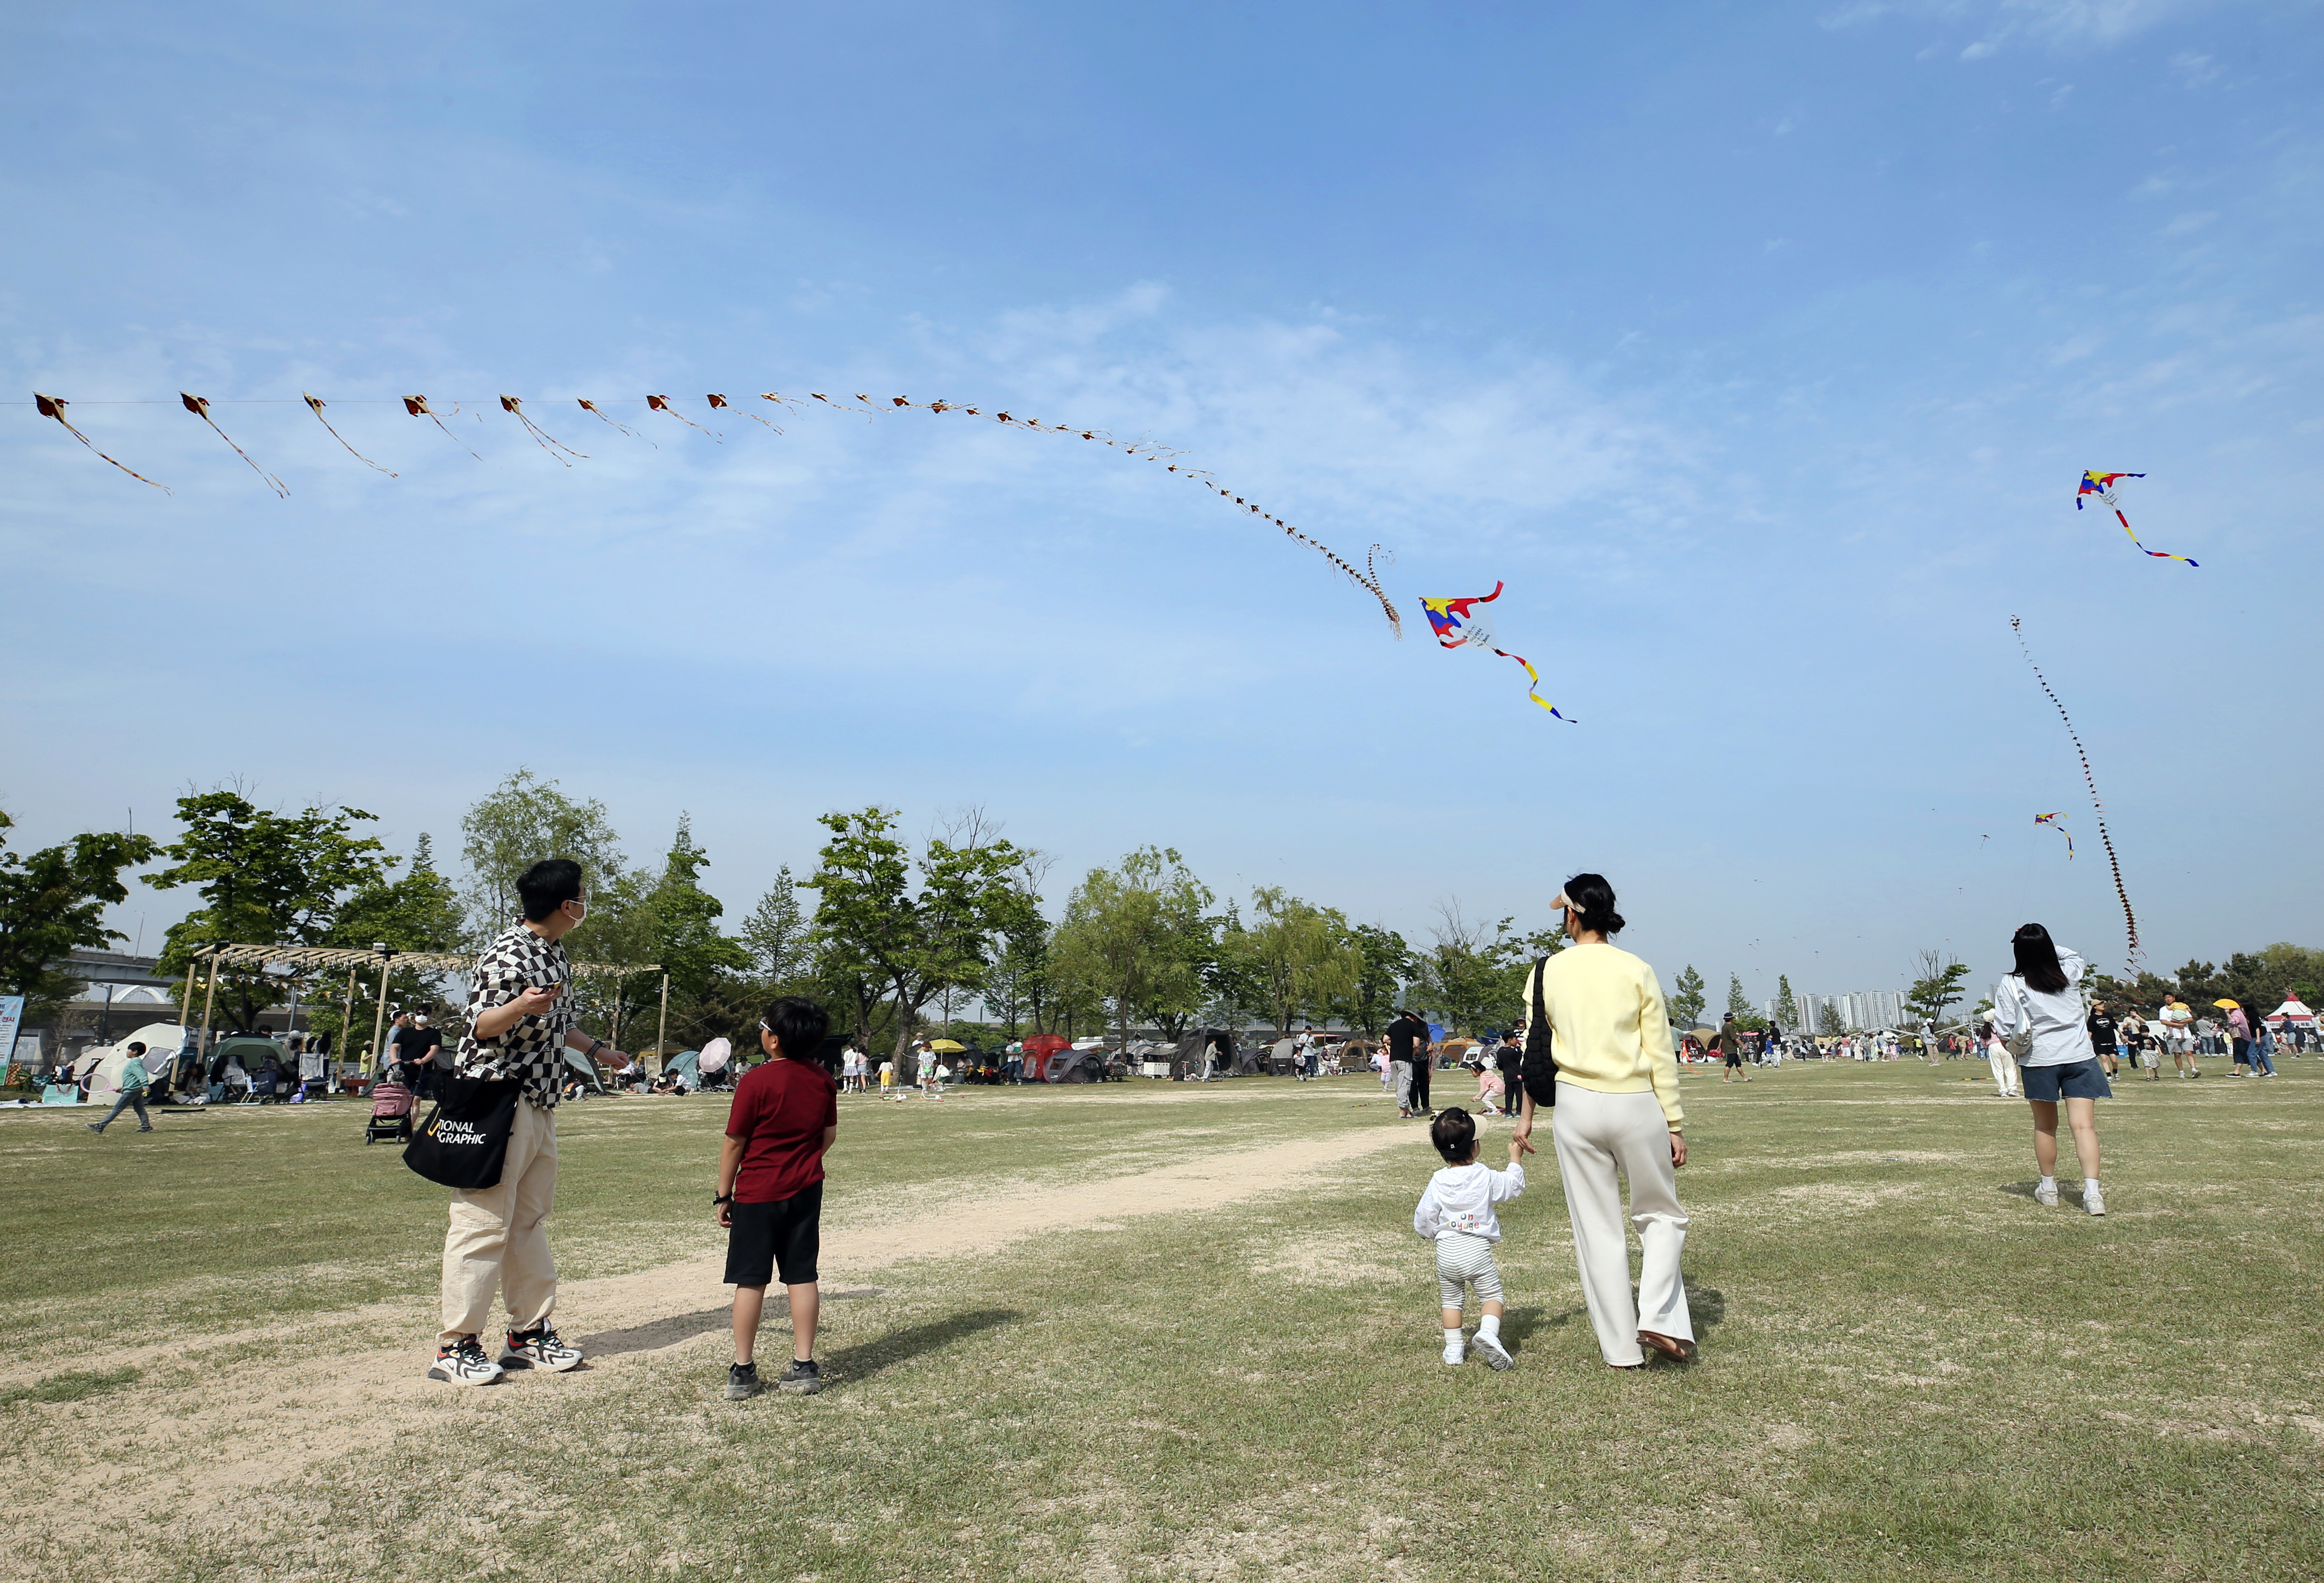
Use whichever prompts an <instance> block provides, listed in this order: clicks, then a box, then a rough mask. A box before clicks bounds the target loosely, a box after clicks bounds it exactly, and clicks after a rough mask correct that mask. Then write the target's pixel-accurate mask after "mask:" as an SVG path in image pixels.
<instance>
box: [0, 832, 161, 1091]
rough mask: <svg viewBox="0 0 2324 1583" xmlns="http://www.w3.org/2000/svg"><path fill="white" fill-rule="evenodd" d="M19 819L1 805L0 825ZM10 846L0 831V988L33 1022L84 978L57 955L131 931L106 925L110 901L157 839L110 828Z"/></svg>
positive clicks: (123, 895)
mask: <svg viewBox="0 0 2324 1583" xmlns="http://www.w3.org/2000/svg"><path fill="white" fill-rule="evenodd" d="M14 822H15V821H14V820H13V819H10V818H9V817H8V816H7V815H6V814H5V813H0V831H5V830H6V829H10V828H11V827H12V826H13V825H14ZM6 846H7V838H6V837H5V835H0V995H23V997H24V1023H25V1024H26V1025H27V1026H31V1025H33V1024H35V1023H46V1022H47V1021H48V1020H49V1019H50V1018H51V1017H53V1016H54V1015H55V1014H57V1013H58V1012H59V1011H60V1010H62V1009H63V1007H64V1004H65V1002H67V1001H69V1000H70V999H72V997H73V996H74V995H76V994H78V992H79V989H80V980H79V979H78V978H76V977H73V976H72V975H71V974H70V973H68V972H65V971H62V970H61V969H59V968H56V967H52V966H51V964H52V963H55V962H59V961H61V960H62V959H63V958H64V957H65V956H66V954H67V953H69V952H70V951H71V950H73V949H75V948H77V947H82V946H87V947H91V948H95V949H103V948H105V947H106V946H108V945H111V944H113V943H114V942H115V941H117V940H124V939H126V938H127V937H126V936H125V935H123V934H122V933H120V932H119V931H118V930H111V929H107V928H106V926H105V909H106V906H107V905H108V904H109V903H115V902H122V901H125V900H127V899H128V896H129V890H128V887H127V886H125V885H124V884H122V883H121V871H122V870H123V869H124V868H134V867H135V866H137V865H139V864H141V863H149V862H151V861H152V858H153V856H154V854H155V852H156V851H157V850H158V847H156V845H155V843H154V841H153V839H152V838H151V837H150V836H130V835H118V834H112V833H107V834H102V835H82V836H75V837H74V838H72V839H71V841H69V842H68V843H66V844H64V845H61V846H56V847H42V848H41V849H40V850H38V851H36V852H28V853H24V854H22V855H19V854H17V853H14V852H10V851H7V850H6V849H5V848H6ZM5 1059H6V1052H5V1051H0V1060H5Z"/></svg>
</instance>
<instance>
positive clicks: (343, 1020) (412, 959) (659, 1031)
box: [181, 944, 669, 1060]
mask: <svg viewBox="0 0 2324 1583" xmlns="http://www.w3.org/2000/svg"><path fill="white" fill-rule="evenodd" d="M204 962H208V964H209V968H210V971H209V983H208V989H207V990H206V992H205V993H204V994H203V995H202V1041H201V1045H200V1048H201V1050H202V1051H204V1053H205V1055H207V1053H208V1050H209V1045H210V1013H211V1010H212V1008H213V1007H214V1006H215V1004H217V977H218V969H219V968H221V967H289V968H291V970H292V971H293V973H294V974H297V975H300V976H304V975H313V976H315V977H321V976H322V975H324V974H329V975H331V976H332V977H337V975H338V970H339V969H340V968H342V967H345V968H346V970H347V989H346V1003H345V1006H344V1008H343V1010H342V1013H341V1015H340V1024H339V1025H340V1026H341V1027H342V1028H346V1027H348V1026H351V1025H352V1024H353V1023H354V1021H355V976H356V975H357V974H359V973H361V972H362V971H363V970H364V968H366V967H377V968H378V969H379V998H378V1003H377V1007H376V1009H375V1010H374V1013H373V1014H372V1025H371V1048H372V1053H373V1054H374V1056H376V1055H377V1054H378V1052H379V1049H380V1040H381V1038H382V1037H383V1035H384V1034H385V1032H386V1031H387V978H388V973H389V970H390V969H391V968H392V967H418V968H420V969H422V970H433V971H435V972H438V973H447V974H448V973H462V974H466V973H473V972H474V971H475V967H476V958H475V957H473V956H463V955H459V954H457V953H452V952H446V951H399V950H397V949H394V948H393V947H392V946H388V945H384V944H383V945H375V946H373V947H372V948H371V949H368V950H364V949H357V948H355V947H351V946H293V945H272V946H242V945H212V946H201V947H198V948H197V949H195V951H194V953H193V957H192V959H191V960H189V962H188V963H187V964H186V994H185V999H184V1000H183V1002H182V1003H181V1004H184V1005H186V1006H189V1007H190V1006H191V1005H192V1004H193V998H194V974H195V973H196V972H197V971H198V969H199V968H200V967H201V964H202V963H204ZM572 971H573V977H576V978H616V979H619V978H633V977H636V976H637V975H639V974H641V973H660V974H661V1015H660V1018H659V1022H658V1023H656V1025H655V1028H654V1051H655V1053H656V1054H659V1053H661V1047H662V1044H663V1042H664V1041H665V1040H666V1039H667V1037H668V1035H669V974H668V973H666V972H663V970H662V967H661V965H660V964H659V963H658V962H641V963H639V964H637V965H636V966H633V967H628V966H623V965H622V964H620V963H616V962H575V963H573V964H572ZM621 1015H622V1010H621V1003H620V1001H619V1000H618V999H617V1000H616V1001H615V1002H614V1005H613V1039H612V1040H610V1041H608V1042H610V1043H613V1044H614V1045H616V1046H618V1045H619V1043H620V1042H621V1032H622V1028H621ZM340 1059H342V1060H344V1059H345V1052H342V1055H341V1057H340Z"/></svg>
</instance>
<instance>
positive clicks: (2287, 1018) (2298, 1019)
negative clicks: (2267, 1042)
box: [2260, 999, 2316, 1032]
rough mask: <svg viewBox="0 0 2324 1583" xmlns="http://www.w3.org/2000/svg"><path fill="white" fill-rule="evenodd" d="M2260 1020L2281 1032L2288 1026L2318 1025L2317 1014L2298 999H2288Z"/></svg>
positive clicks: (2310, 1026) (2311, 1026)
mask: <svg viewBox="0 0 2324 1583" xmlns="http://www.w3.org/2000/svg"><path fill="white" fill-rule="evenodd" d="M2260 1020H2261V1021H2262V1022H2264V1023H2266V1024H2267V1025H2268V1026H2269V1027H2271V1028H2274V1029H2276V1030H2278V1031H2279V1032H2281V1031H2282V1030H2283V1029H2285V1028H2288V1027H2299V1026H2306V1027H2309V1028H2313V1027H2315V1026H2316V1014H2315V1013H2314V1012H2311V1011H2310V1010H2309V1009H2308V1008H2307V1007H2306V1006H2304V1005H2302V1004H2300V1002H2299V1001H2298V1000H2296V999H2288V1000H2286V1001H2285V1002H2284V1003H2283V1004H2282V1005H2280V1006H2278V1007H2276V1008H2275V1010H2273V1011H2272V1012H2270V1013H2268V1014H2267V1015H2266V1016H2264V1017H2263V1018H2261V1019H2260Z"/></svg>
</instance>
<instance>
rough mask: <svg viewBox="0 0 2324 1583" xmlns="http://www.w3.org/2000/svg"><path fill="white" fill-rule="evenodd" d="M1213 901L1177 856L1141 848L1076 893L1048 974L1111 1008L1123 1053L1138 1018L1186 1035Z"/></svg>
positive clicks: (1199, 991)
mask: <svg viewBox="0 0 2324 1583" xmlns="http://www.w3.org/2000/svg"><path fill="white" fill-rule="evenodd" d="M1213 900H1215V898H1214V897H1213V895H1212V893H1211V891H1210V888H1209V887H1208V886H1206V885H1204V884H1203V882H1202V881H1200V880H1199V879H1196V878H1195V877H1194V875H1193V874H1192V873H1191V872H1190V871H1189V870H1188V869H1187V867H1186V866H1185V860H1184V859H1183V858H1181V857H1180V856H1178V854H1177V853H1176V851H1175V850H1173V849H1171V848H1169V847H1139V849H1138V850H1137V851H1135V852H1132V853H1130V855H1129V856H1126V857H1124V858H1123V859H1122V860H1121V863H1120V866H1119V867H1116V868H1110V869H1108V868H1093V869H1091V870H1090V871H1089V873H1088V874H1087V875H1085V876H1084V878H1083V880H1082V883H1081V884H1078V885H1076V886H1074V891H1073V893H1072V894H1071V895H1070V896H1068V897H1067V898H1066V899H1065V913H1064V915H1063V916H1062V917H1060V918H1059V919H1058V921H1057V931H1056V937H1055V938H1054V939H1053V940H1051V941H1050V943H1049V967H1050V971H1051V972H1052V974H1053V975H1054V976H1055V977H1056V980H1057V981H1058V983H1059V985H1060V986H1061V987H1065V988H1067V989H1078V990H1080V991H1082V992H1083V993H1084V995H1089V996H1092V997H1094V998H1096V999H1100V1000H1104V1001H1107V1002H1110V1003H1111V1005H1112V1008H1113V1016H1114V1025H1115V1031H1116V1032H1117V1033H1118V1034H1119V1036H1120V1040H1121V1042H1122V1046H1123V1048H1124V1049H1127V1048H1128V1047H1129V1041H1130V1019H1131V1017H1132V1016H1133V1015H1135V1016H1138V1017H1140V1018H1150V1019H1152V1020H1153V1021H1155V1022H1157V1023H1160V1024H1162V1026H1163V1029H1164V1031H1165V1032H1173V1033H1175V1032H1179V1031H1183V1029H1184V1028H1185V1023H1186V1022H1187V1020H1188V1019H1189V1018H1191V1017H1192V1016H1193V1015H1194V1013H1195V1012H1196V1011H1197V1010H1199V1009H1200V1008H1201V1006H1202V1004H1203V988H1204V986H1203V966H1204V964H1205V963H1206V962H1207V961H1208V960H1209V958H1211V956H1212V954H1213V940H1212V935H1211V923H1210V920H1209V918H1208V917H1207V916H1206V913H1207V910H1208V908H1209V907H1210V905H1211V903H1212V902H1213Z"/></svg>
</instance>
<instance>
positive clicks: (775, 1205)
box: [710, 995, 839, 1402]
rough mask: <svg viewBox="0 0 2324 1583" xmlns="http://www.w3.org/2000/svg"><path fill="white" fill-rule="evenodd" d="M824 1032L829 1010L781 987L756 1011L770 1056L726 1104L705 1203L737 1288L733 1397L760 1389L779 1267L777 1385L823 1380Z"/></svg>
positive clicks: (807, 1391) (806, 1390)
mask: <svg viewBox="0 0 2324 1583" xmlns="http://www.w3.org/2000/svg"><path fill="white" fill-rule="evenodd" d="M830 1031H831V1019H830V1017H829V1016H827V1015H826V1014H825V1012H824V1009H823V1008H822V1007H821V1006H819V1005H817V1004H815V1002H813V1001H811V1000H803V999H801V998H800V997H799V996H798V995H785V996H784V997H783V998H782V999H780V1000H779V1001H776V1002H775V1003H773V1004H771V1005H770V1006H768V1007H767V1012H766V1015H764V1016H762V1017H761V1018H760V1019H759V1048H760V1049H761V1050H763V1051H766V1054H767V1059H766V1061H765V1062H764V1063H763V1064H762V1065H760V1066H757V1067H754V1068H752V1069H751V1071H750V1073H749V1075H747V1076H746V1077H744V1078H743V1079H742V1081H741V1082H739V1083H737V1084H735V1085H734V1103H733V1106H730V1107H729V1108H728V1110H727V1114H726V1142H725V1144H724V1147H723V1148H722V1149H721V1150H720V1151H719V1155H718V1187H717V1190H715V1192H714V1193H713V1194H712V1195H711V1199H710V1202H711V1205H712V1207H713V1208H715V1209H716V1210H717V1212H718V1224H719V1225H721V1226H723V1227H726V1283H727V1284H728V1285H729V1286H732V1287H733V1289H734V1362H733V1366H731V1367H730V1368H728V1369H727V1371H726V1398H727V1400H728V1401H730V1402H746V1401H748V1400H750V1399H751V1398H752V1397H753V1396H756V1395H757V1394H759V1393H761V1391H763V1390H765V1389H766V1386H765V1385H764V1384H762V1383H761V1381H760V1379H759V1365H758V1362H757V1358H756V1349H757V1347H758V1342H759V1318H760V1315H761V1313H762V1312H763V1311H764V1310H765V1307H766V1301H767V1287H768V1285H769V1283H770V1282H772V1281H773V1280H774V1278H775V1277H777V1276H780V1277H781V1278H782V1282H783V1287H784V1290H785V1291H787V1292H788V1294H789V1299H790V1316H791V1365H790V1367H789V1368H788V1369H786V1370H784V1371H783V1372H782V1374H780V1375H778V1376H777V1377H776V1379H775V1386H776V1388H777V1389H778V1390H782V1391H788V1392H791V1393H795V1394H798V1395H807V1396H811V1395H813V1394H815V1393H816V1392H817V1391H820V1390H822V1389H823V1372H822V1371H821V1370H820V1369H818V1368H817V1367H816V1362H815V1329H816V1320H817V1319H818V1318H819V1317H820V1314H821V1303H822V1289H821V1288H820V1287H818V1286H817V1285H816V1279H817V1271H816V1258H817V1256H818V1255H819V1254H820V1253H821V1252H822V1246H823V1159H824V1156H825V1154H827V1153H830V1152H831V1144H832V1140H833V1139H835V1138H836V1137H838V1136H839V1100H838V1097H837V1094H836V1090H835V1089H834V1088H833V1087H832V1081H831V1074H830V1073H828V1072H826V1071H825V1070H824V1069H823V1068H822V1066H821V1065H819V1064H818V1063H817V1062H816V1060H815V1059H814V1056H815V1052H816V1051H819V1050H821V1049H822V1048H823V1039H824V1035H825V1033H827V1032H830Z"/></svg>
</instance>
